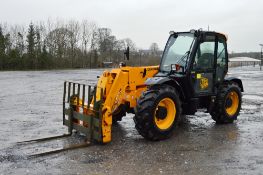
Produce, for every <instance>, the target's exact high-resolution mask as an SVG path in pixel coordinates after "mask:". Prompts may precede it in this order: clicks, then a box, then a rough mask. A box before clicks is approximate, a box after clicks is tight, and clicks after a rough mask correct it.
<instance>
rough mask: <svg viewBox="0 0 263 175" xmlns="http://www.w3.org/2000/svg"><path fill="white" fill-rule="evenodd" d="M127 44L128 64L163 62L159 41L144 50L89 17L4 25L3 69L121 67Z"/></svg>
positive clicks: (0, 39)
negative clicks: (91, 20)
mask: <svg viewBox="0 0 263 175" xmlns="http://www.w3.org/2000/svg"><path fill="white" fill-rule="evenodd" d="M127 47H129V49H130V60H129V61H126V62H127V64H129V65H156V64H158V63H159V60H160V56H161V52H160V51H159V48H158V45H157V44H156V43H152V44H151V46H150V47H149V49H147V50H140V49H138V48H137V47H136V45H135V43H134V42H133V41H132V40H131V39H130V38H124V39H117V38H116V36H115V35H114V34H113V33H112V31H111V29H110V28H103V27H99V26H98V25H97V24H96V23H95V22H90V21H87V20H83V21H76V20H70V21H62V20H57V21H51V20H47V21H46V22H37V23H33V22H31V23H30V24H29V25H28V26H23V25H10V24H0V70H28V69H33V70H39V69H62V68H98V67H103V66H104V65H105V63H106V62H108V63H111V64H113V66H117V65H118V64H119V62H121V61H123V59H124V52H125V50H126V48H127Z"/></svg>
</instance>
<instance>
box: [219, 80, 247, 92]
mask: <svg viewBox="0 0 263 175" xmlns="http://www.w3.org/2000/svg"><path fill="white" fill-rule="evenodd" d="M228 81H233V82H235V83H237V84H238V86H239V87H240V89H241V92H244V88H243V83H242V80H241V79H239V78H236V77H228V78H225V79H224V82H228Z"/></svg>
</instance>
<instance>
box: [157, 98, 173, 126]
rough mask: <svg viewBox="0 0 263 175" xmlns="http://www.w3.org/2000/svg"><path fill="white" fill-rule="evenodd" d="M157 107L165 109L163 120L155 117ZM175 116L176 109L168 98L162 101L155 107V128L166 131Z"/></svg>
mask: <svg viewBox="0 0 263 175" xmlns="http://www.w3.org/2000/svg"><path fill="white" fill-rule="evenodd" d="M159 107H164V108H166V111H167V114H166V116H165V117H164V118H163V119H160V118H159V117H157V115H156V112H157V110H158V108H159ZM175 116H176V107H175V103H174V101H173V100H172V99H170V98H164V99H162V100H161V101H160V102H159V104H158V105H157V107H156V110H155V114H154V121H155V124H156V126H157V127H158V128H159V129H161V130H166V129H168V128H170V127H171V126H172V124H173V122H174V120H175Z"/></svg>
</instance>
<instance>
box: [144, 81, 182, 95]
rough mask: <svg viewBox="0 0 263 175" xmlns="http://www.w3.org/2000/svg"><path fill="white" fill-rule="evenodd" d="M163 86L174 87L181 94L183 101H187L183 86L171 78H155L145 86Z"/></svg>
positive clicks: (146, 82)
mask: <svg viewBox="0 0 263 175" xmlns="http://www.w3.org/2000/svg"><path fill="white" fill-rule="evenodd" d="M161 84H168V85H170V86H173V87H174V88H175V89H176V90H177V91H178V93H179V95H180V97H181V98H182V99H185V94H184V91H183V89H182V87H181V85H180V84H179V83H178V82H177V81H176V80H174V79H173V78H170V77H153V78H148V79H147V80H146V81H145V85H147V86H154V85H161Z"/></svg>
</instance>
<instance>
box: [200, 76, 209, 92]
mask: <svg viewBox="0 0 263 175" xmlns="http://www.w3.org/2000/svg"><path fill="white" fill-rule="evenodd" d="M200 88H201V89H202V90H204V89H207V88H208V79H207V78H204V77H202V78H201V79H200Z"/></svg>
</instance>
